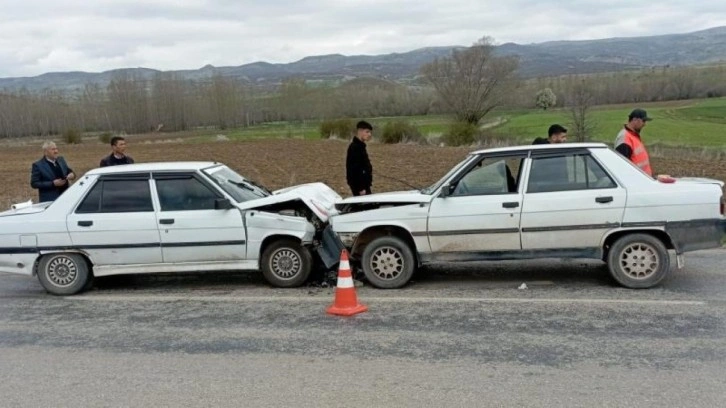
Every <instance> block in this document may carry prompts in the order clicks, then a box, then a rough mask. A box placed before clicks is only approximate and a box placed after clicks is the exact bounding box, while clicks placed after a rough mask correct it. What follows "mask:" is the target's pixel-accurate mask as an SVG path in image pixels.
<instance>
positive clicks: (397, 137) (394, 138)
mask: <svg viewBox="0 0 726 408" xmlns="http://www.w3.org/2000/svg"><path fill="white" fill-rule="evenodd" d="M422 139H423V136H421V132H420V131H419V130H418V128H417V127H416V126H414V125H412V124H410V123H408V122H406V121H404V120H397V121H393V122H387V123H386V125H385V126H384V127H383V134H382V135H381V142H382V143H389V144H393V143H409V142H415V143H420V142H421V141H422Z"/></svg>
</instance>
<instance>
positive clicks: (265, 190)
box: [245, 179, 272, 195]
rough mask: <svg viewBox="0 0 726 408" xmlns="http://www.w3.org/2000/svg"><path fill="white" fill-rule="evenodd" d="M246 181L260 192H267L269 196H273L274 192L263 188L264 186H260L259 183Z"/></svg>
mask: <svg viewBox="0 0 726 408" xmlns="http://www.w3.org/2000/svg"><path fill="white" fill-rule="evenodd" d="M245 181H246V182H247V183H250V184H252V185H253V186H255V187H258V188H259V189H260V190H262V191H264V192H265V193H267V194H268V195H272V191H270V190H269V189H268V188H267V187H265V186H263V185H262V184H260V183H258V182H256V181H253V180H248V179H245Z"/></svg>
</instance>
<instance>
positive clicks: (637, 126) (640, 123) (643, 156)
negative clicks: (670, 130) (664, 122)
mask: <svg viewBox="0 0 726 408" xmlns="http://www.w3.org/2000/svg"><path fill="white" fill-rule="evenodd" d="M649 120H651V118H649V117H648V114H647V113H646V112H645V110H643V109H634V110H633V111H632V112H630V115H629V116H628V123H627V124H625V126H624V128H623V129H622V130H621V131H620V133H618V136H617V138H615V150H617V151H618V153H620V154H622V155H623V156H625V157H627V158H628V159H629V160H630V161H632V162H633V163H635V165H636V166H638V167H640V169H641V170H643V171H644V172H646V173H648V175H650V176H653V170H652V169H651V168H650V158H649V157H648V151H647V150H645V145H644V144H643V141H642V140H641V139H640V132H641V130H643V128H644V127H645V122H648V121H649Z"/></svg>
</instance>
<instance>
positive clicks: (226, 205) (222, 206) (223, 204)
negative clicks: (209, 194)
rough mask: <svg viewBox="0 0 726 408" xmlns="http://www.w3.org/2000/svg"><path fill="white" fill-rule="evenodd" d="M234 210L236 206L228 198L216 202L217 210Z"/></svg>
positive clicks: (215, 207)
mask: <svg viewBox="0 0 726 408" xmlns="http://www.w3.org/2000/svg"><path fill="white" fill-rule="evenodd" d="M232 208H234V205H232V203H231V202H230V201H229V200H228V199H226V198H218V199H216V200H214V209H215V210H229V209H232Z"/></svg>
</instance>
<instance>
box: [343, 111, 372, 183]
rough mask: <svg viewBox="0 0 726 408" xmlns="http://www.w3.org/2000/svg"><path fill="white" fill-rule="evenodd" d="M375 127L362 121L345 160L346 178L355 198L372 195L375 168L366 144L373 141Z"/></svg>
mask: <svg viewBox="0 0 726 408" xmlns="http://www.w3.org/2000/svg"><path fill="white" fill-rule="evenodd" d="M372 132H373V126H372V125H371V124H370V123H368V122H366V121H364V120H362V121H360V122H358V124H357V125H356V135H355V137H354V138H353V140H352V141H351V142H350V145H349V146H348V154H347V156H346V158H345V176H346V177H345V178H346V181H347V182H348V186H349V187H350V191H351V192H352V193H353V195H354V196H359V195H366V194H370V193H371V185H372V184H373V166H372V165H371V161H370V160H369V159H368V151H367V150H366V142H367V141H369V140H371V137H372Z"/></svg>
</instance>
